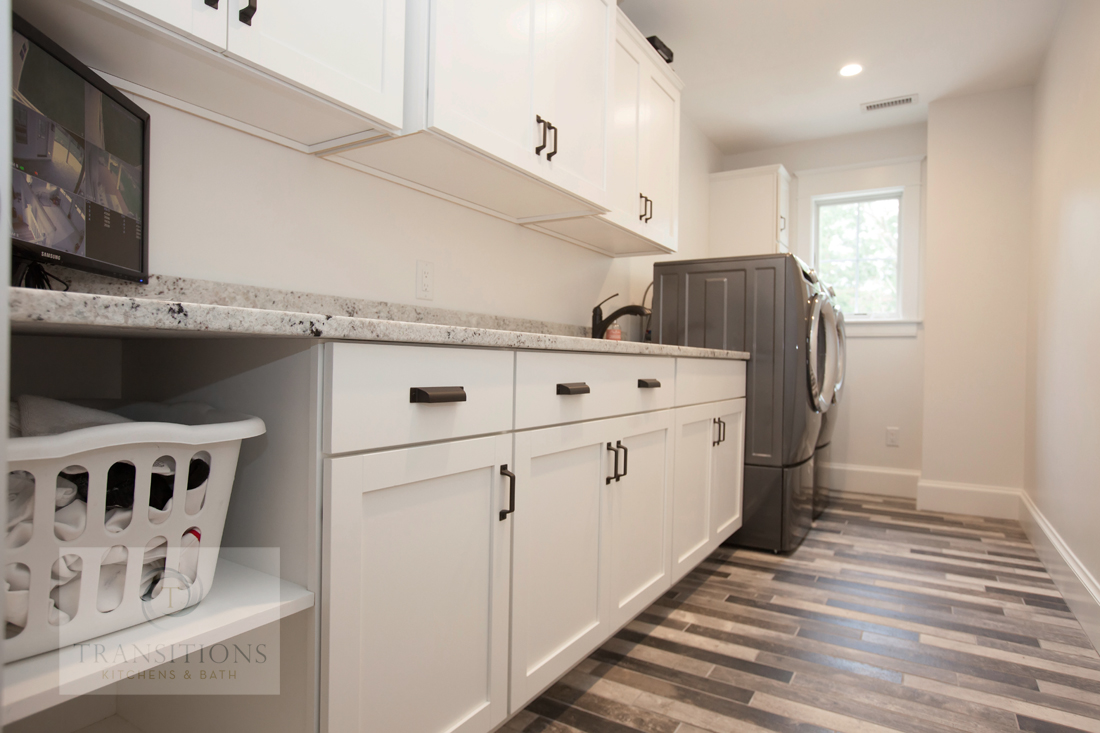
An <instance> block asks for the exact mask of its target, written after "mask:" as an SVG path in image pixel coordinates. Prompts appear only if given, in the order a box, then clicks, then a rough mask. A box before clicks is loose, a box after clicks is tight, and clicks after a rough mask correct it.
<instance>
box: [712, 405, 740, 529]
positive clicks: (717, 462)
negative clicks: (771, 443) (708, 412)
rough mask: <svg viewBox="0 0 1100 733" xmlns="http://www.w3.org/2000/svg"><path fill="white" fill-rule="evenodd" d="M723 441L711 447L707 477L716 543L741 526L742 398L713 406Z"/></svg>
mask: <svg viewBox="0 0 1100 733" xmlns="http://www.w3.org/2000/svg"><path fill="white" fill-rule="evenodd" d="M716 409H717V415H718V419H719V420H721V421H722V422H723V423H725V428H724V435H723V437H724V440H723V441H722V442H721V443H719V444H718V445H717V446H715V447H714V449H713V453H714V455H713V458H712V460H711V477H710V497H711V498H710V505H711V519H710V525H711V542H712V544H714V546H716V547H717V546H718V545H720V544H721V543H722V542H723V541H725V540H726V538H728V537H729V536H730V535H731V534H733V533H734V532H736V531H737V530H738V529H740V528H741V504H742V496H741V486H742V483H743V479H744V459H745V400H744V399H739V400H731V401H729V402H722V403H719V404H718V405H717V408H716Z"/></svg>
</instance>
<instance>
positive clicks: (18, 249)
mask: <svg viewBox="0 0 1100 733" xmlns="http://www.w3.org/2000/svg"><path fill="white" fill-rule="evenodd" d="M11 94H12V107H13V109H12V123H13V124H12V128H13V129H12V171H11V174H12V177H11V183H12V232H11V237H12V253H13V255H14V256H16V257H21V258H24V259H29V260H33V261H35V262H38V263H41V264H51V263H53V264H62V265H66V266H68V267H73V268H76V269H80V270H88V271H91V272H97V273H100V274H104V275H110V276H113V277H119V278H125V279H128V280H137V281H138V282H147V281H148V277H149V257H148V254H149V247H148V236H149V235H148V231H149V115H148V114H147V113H146V112H145V111H144V110H143V109H141V108H140V107H138V106H137V105H136V104H134V103H133V102H132V101H131V100H130V99H128V98H127V97H126V96H124V95H123V94H122V93H121V92H119V91H118V90H117V89H115V88H114V87H113V86H111V85H110V84H108V83H107V82H106V81H104V80H103V79H102V78H100V77H99V76H98V75H97V74H96V73H95V72H93V71H92V70H91V69H89V68H88V67H87V66H85V65H84V64H82V63H80V62H79V61H77V60H76V59H75V58H73V56H72V55H70V54H69V53H68V52H66V51H65V50H64V49H62V48H61V47H59V46H58V45H57V44H56V43H54V42H53V41H51V40H50V39H49V38H46V37H45V36H44V35H43V34H41V33H40V32H38V31H37V30H36V29H35V28H33V27H32V26H31V25H30V24H28V23H27V22H26V21H24V20H23V19H22V18H20V17H19V16H13V17H12V84H11Z"/></svg>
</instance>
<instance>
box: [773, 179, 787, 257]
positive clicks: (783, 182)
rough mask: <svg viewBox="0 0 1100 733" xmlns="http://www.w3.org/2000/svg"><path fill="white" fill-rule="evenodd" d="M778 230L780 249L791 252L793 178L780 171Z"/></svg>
mask: <svg viewBox="0 0 1100 733" xmlns="http://www.w3.org/2000/svg"><path fill="white" fill-rule="evenodd" d="M776 230H777V231H778V233H779V234H778V239H779V251H780V252H789V251H790V249H791V179H790V178H788V177H787V176H785V175H783V173H782V171H780V173H779V221H778V222H776Z"/></svg>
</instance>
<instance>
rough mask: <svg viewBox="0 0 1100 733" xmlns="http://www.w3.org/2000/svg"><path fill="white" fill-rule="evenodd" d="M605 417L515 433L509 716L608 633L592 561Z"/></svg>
mask: <svg viewBox="0 0 1100 733" xmlns="http://www.w3.org/2000/svg"><path fill="white" fill-rule="evenodd" d="M607 422H608V421H597V422H590V423H579V424H575V425H563V426H561V427H556V428H546V429H543V430H534V431H530V432H523V433H516V436H515V441H516V442H515V452H516V471H515V472H516V511H515V514H513V515H512V517H513V519H512V523H513V562H512V688H511V695H510V705H509V709H510V710H511V711H512V712H515V711H517V710H519V709H520V708H522V707H523V706H524V705H526V704H527V703H528V702H529V701H530V700H531V698H532V697H534V696H535V695H536V694H538V693H539V692H540V691H541V690H542V689H543V688H544V687H546V686H547V685H549V684H550V683H551V682H553V681H554V680H555V679H557V678H558V677H560V676H561V675H562V674H564V673H565V672H566V671H568V670H569V669H570V668H571V667H572V666H573V665H575V664H576V663H577V662H579V661H580V660H581V659H583V658H584V657H585V656H586V655H587V654H589V653H590V652H591V651H592V649H594V648H595V647H596V646H597V645H598V644H600V643H601V642H602V641H603V640H604V638H605V637H606V636H607V634H608V633H609V632H610V627H609V626H608V618H607V613H606V604H605V603H603V602H602V598H603V597H604V594H605V590H604V583H605V580H606V579H605V578H604V576H603V573H602V572H601V562H600V546H601V537H600V527H601V514H602V502H603V499H604V493H605V491H606V488H607V486H608V483H607V480H606V478H607V477H608V476H611V475H612V474H613V457H612V452H609V451H608V449H607V447H606V443H607V439H608V435H607V431H606V424H607ZM609 459H610V460H609Z"/></svg>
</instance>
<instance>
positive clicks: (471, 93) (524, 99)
mask: <svg viewBox="0 0 1100 733" xmlns="http://www.w3.org/2000/svg"><path fill="white" fill-rule="evenodd" d="M534 4H535V0H478V2H475V3H471V2H464V1H463V0H435V1H434V2H432V6H431V13H432V17H431V34H432V45H431V52H430V61H431V68H430V71H429V73H430V79H429V93H430V95H431V104H430V105H429V108H428V120H427V124H428V127H430V128H432V129H434V130H436V131H438V132H441V133H443V134H444V135H447V136H449V137H452V138H454V139H456V140H459V141H461V142H464V143H466V144H468V145H471V146H473V147H475V148H478V149H480V150H482V151H484V152H486V153H488V154H489V155H492V156H493V157H496V158H499V159H501V160H503V161H505V162H508V163H511V164H513V165H515V166H518V167H520V168H525V169H529V170H533V169H534V168H535V153H534V148H535V145H536V144H537V143H536V142H535V135H536V130H537V129H538V127H539V126H538V125H537V124H536V122H535V114H536V113H535V111H534V109H533V100H532V86H533V83H534V16H535V12H534Z"/></svg>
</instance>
